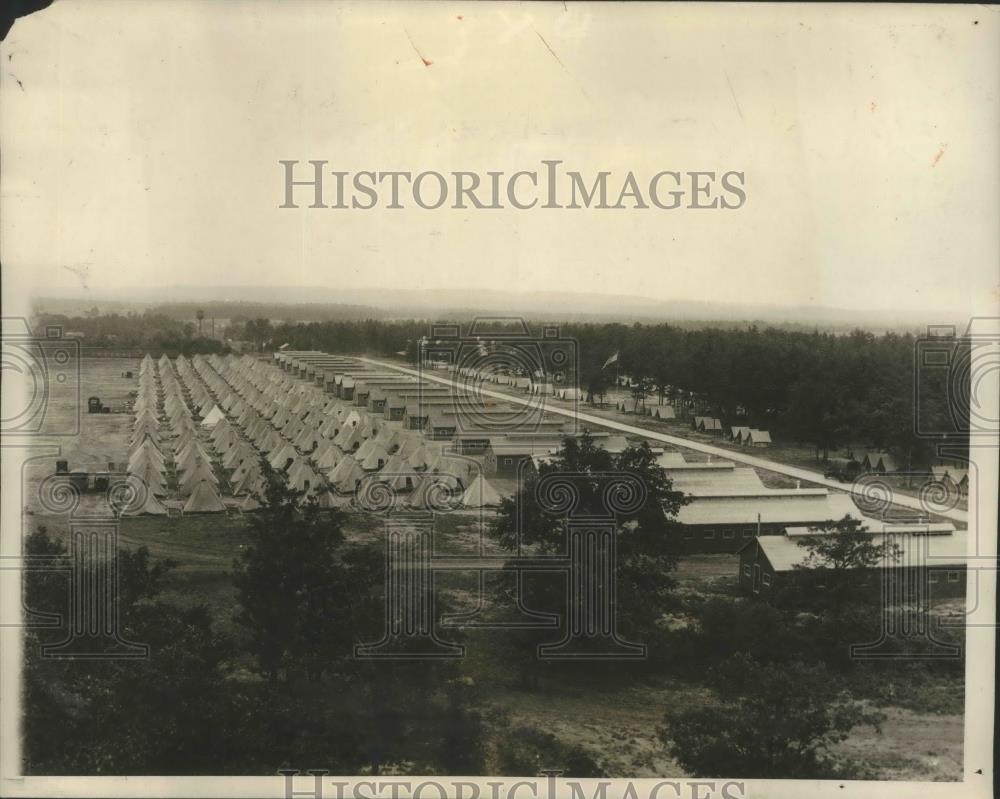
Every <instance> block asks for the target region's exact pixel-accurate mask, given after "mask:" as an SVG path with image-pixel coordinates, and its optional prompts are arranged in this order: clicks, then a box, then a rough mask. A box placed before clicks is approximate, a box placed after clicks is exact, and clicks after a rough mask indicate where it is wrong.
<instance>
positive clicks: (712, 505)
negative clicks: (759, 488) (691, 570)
mask: <svg viewBox="0 0 1000 799" xmlns="http://www.w3.org/2000/svg"><path fill="white" fill-rule="evenodd" d="M758 514H760V522H761V524H780V525H782V526H787V525H795V524H820V523H822V522H825V521H829V520H831V519H842V518H843V517H844V516H847V515H850V516H854V517H855V518H860V517H861V514H860V513H859V512H858V509H857V506H856V505H855V504H854V501H853V500H852V499H851V497H850V496H849V495H848V494H816V493H813V492H812V491H810V492H809V493H804V492H802V491H799V492H796V491H794V490H789V491H780V490H779V491H774V492H767V493H763V494H758V495H754V496H723V497H719V496H705V497H698V498H696V499H694V500H692V501H691V502H690V503H689V504H688V505H684V506H682V507H681V508H680V510H678V512H677V521H679V522H681V523H682V524H700V525H753V524H756V523H757V515H758Z"/></svg>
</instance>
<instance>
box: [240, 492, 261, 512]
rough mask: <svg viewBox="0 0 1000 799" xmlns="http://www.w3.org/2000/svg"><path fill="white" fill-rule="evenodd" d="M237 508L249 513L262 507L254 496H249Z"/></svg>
mask: <svg viewBox="0 0 1000 799" xmlns="http://www.w3.org/2000/svg"><path fill="white" fill-rule="evenodd" d="M237 507H238V508H239V509H240V510H241V511H243V512H244V513H248V512H250V511H255V510H257V509H258V508H259V507H260V502H258V501H257V498H256V497H254V495H253V494H247V495H246V496H245V497H243V500H242V501H241V502H240V504H239V505H237Z"/></svg>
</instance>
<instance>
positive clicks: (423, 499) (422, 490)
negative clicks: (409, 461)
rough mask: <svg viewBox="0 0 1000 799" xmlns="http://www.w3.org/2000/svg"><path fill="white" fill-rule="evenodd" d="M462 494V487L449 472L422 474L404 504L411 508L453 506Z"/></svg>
mask: <svg viewBox="0 0 1000 799" xmlns="http://www.w3.org/2000/svg"><path fill="white" fill-rule="evenodd" d="M461 496H462V488H461V486H460V485H459V484H458V481H457V480H455V478H454V477H452V476H451V475H449V474H427V475H424V477H423V479H422V480H421V481H420V484H419V485H418V486H417V487H416V488H415V489H414V490H413V493H412V494H410V497H409V499H408V500H407V502H406V504H407V505H408V506H409V507H411V508H418V509H428V510H440V509H444V508H446V507H454V505H455V504H456V503H457V502H458V500H459V499H460V498H461Z"/></svg>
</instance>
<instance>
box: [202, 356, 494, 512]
mask: <svg viewBox="0 0 1000 799" xmlns="http://www.w3.org/2000/svg"><path fill="white" fill-rule="evenodd" d="M191 369H192V370H193V371H194V372H195V373H197V374H198V376H199V377H200V379H201V381H202V383H203V384H204V387H205V389H206V391H207V393H208V396H209V398H210V399H211V400H212V401H214V402H215V403H216V404H217V407H218V408H219V409H220V411H221V413H222V416H223V418H222V420H221V421H219V422H217V423H216V424H215V425H214V426H213V429H212V432H211V434H210V438H211V440H212V442H213V445H214V447H215V449H216V451H217V452H219V453H220V455H221V458H222V466H223V467H224V468H226V469H228V468H230V467H233V468H234V471H233V474H232V477H231V478H230V482H231V483H232V485H233V493H234V494H236V495H239V494H242V493H244V491H245V490H246V489H247V488H248V484H250V485H252V484H253V483H254V482H256V481H258V480H260V479H261V477H260V474H259V467H258V466H256V465H255V464H256V459H257V458H259V457H261V456H263V457H265V458H266V459H267V461H268V463H269V464H270V466H271V467H272V468H273V469H275V470H276V471H279V472H282V473H283V474H284V475H285V478H286V480H287V482H288V484H289V485H290V486H291V487H292V488H294V489H296V490H298V491H302V492H304V493H305V494H306V495H315V496H316V497H317V499H318V500H319V501H320V503H321V504H330V505H338V504H344V502H346V501H348V500H349V499H350V498H353V497H355V496H356V495H357V494H358V493H359V491H360V490H362V488H363V487H365V486H371V485H375V484H378V485H382V486H387V487H389V488H391V489H393V491H394V492H396V493H398V494H406V495H407V497H406V500H405V502H406V504H407V505H408V506H409V507H416V508H421V507H423V508H427V507H435V506H436V504H435V503H439V502H441V501H444V500H448V501H450V502H451V503H452V504H455V505H464V506H470V507H483V506H491V505H498V504H499V503H500V501H501V497H500V495H499V493H498V492H497V491H496V490H495V488H494V487H493V486H492V485H490V483H489V482H488V481H487V480H486V478H485V476H484V475H483V474H482V470H481V467H480V465H479V463H478V462H477V461H475V460H474V459H472V458H465V457H461V456H456V455H452V454H450V453H446V452H444V451H443V447H442V445H441V444H439V443H437V442H433V441H428V440H425V439H424V437H423V436H422V435H421V434H420V433H418V432H416V431H407V430H402V429H397V428H395V427H394V426H392V425H391V424H389V423H387V422H386V421H385V420H384V419H382V418H378V415H376V414H371V413H369V412H368V411H367V410H365V409H364V408H361V407H357V406H353V405H350V404H348V403H347V402H346V401H343V400H339V399H333V398H331V397H330V395H328V394H326V393H324V392H323V391H322V390H320V389H319V388H318V387H316V386H315V385H311V384H308V383H305V382H303V381H301V380H298V379H296V378H292V377H290V376H289V375H287V374H286V373H284V372H282V371H281V370H280V369H278V368H276V367H274V366H273V365H270V364H265V363H263V362H261V361H258V360H256V359H254V358H252V357H250V356H243V357H241V358H238V357H234V356H227V357H222V356H211V357H208V358H204V357H202V356H195V357H194V358H193V359H192V360H191ZM206 418H207V417H206ZM247 504H248V501H247V500H244V503H242V504H241V507H243V508H244V509H247V508H246V505H247Z"/></svg>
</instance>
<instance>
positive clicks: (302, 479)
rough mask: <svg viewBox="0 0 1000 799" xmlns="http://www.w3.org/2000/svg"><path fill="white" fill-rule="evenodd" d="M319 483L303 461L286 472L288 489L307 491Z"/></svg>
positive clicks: (309, 467) (314, 473)
mask: <svg viewBox="0 0 1000 799" xmlns="http://www.w3.org/2000/svg"><path fill="white" fill-rule="evenodd" d="M319 482H320V479H319V477H318V476H317V474H316V472H314V471H313V470H312V467H311V466H309V464H307V463H305V462H304V461H302V462H300V463H297V464H295V465H294V466H293V467H292V468H291V469H289V470H288V487H289V488H293V489H295V490H296V491H309V490H311V489H314V488H316V486H317V484H318V483H319Z"/></svg>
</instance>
